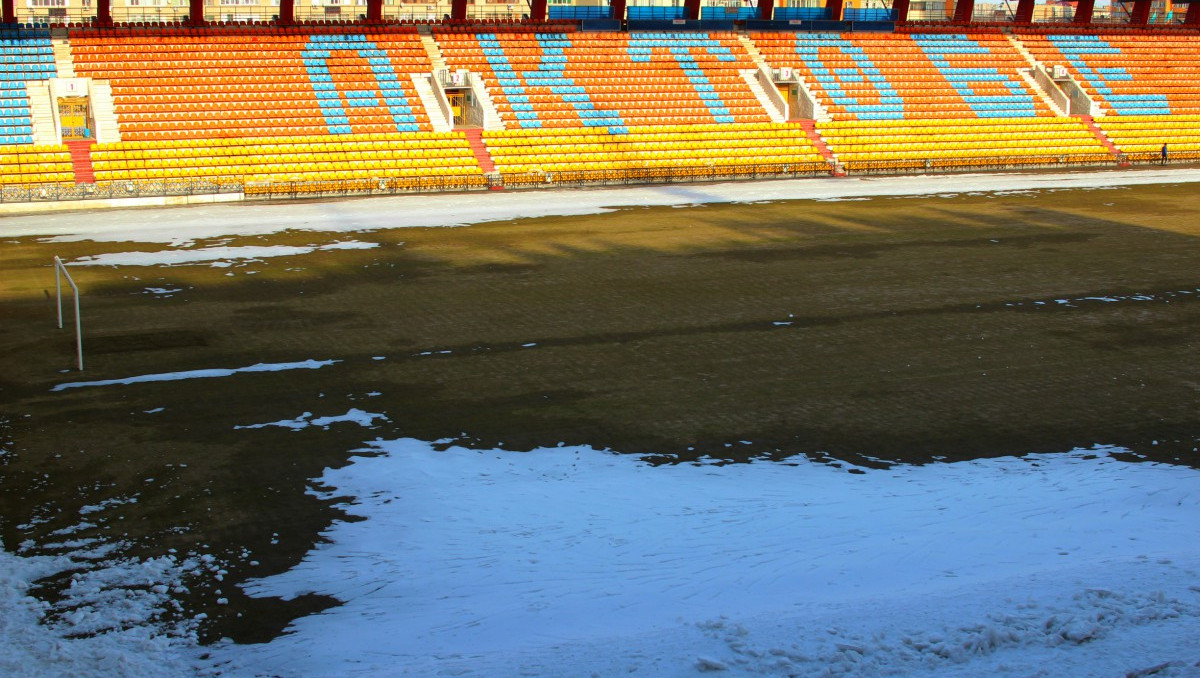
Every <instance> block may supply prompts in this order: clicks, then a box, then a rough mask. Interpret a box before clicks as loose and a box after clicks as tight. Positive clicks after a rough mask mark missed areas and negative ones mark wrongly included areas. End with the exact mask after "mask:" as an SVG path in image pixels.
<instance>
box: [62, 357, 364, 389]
mask: <svg viewBox="0 0 1200 678" xmlns="http://www.w3.org/2000/svg"><path fill="white" fill-rule="evenodd" d="M339 362H341V361H340V360H313V359H309V360H300V361H297V362H291V363H255V364H253V365H247V366H246V367H231V368H223V367H219V368H210V369H203V370H186V371H182V372H159V373H157V374H140V375H137V376H134V377H123V378H121V379H101V380H98V381H70V382H66V383H63V384H58V385H56V386H55V387H54V388H52V389H50V390H51V391H65V390H66V389H69V388H86V387H90V386H128V385H129V384H143V383H146V382H151V381H183V380H185V379H215V378H218V377H231V376H233V375H235V374H244V373H252V372H281V371H283V370H319V369H321V368H322V367H328V366H330V365H333V364H335V363H339Z"/></svg>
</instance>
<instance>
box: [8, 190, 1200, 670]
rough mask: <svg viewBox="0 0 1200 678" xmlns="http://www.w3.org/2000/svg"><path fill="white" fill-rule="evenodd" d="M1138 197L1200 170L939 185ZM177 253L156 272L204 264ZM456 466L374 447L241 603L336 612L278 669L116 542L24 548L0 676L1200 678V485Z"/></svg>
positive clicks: (538, 202)
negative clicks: (207, 620)
mask: <svg viewBox="0 0 1200 678" xmlns="http://www.w3.org/2000/svg"><path fill="white" fill-rule="evenodd" d="M1085 177H1090V178H1085ZM1131 178H1132V179H1133V180H1137V181H1148V182H1151V181H1153V182H1185V181H1196V180H1200V173H1195V172H1191V173H1189V172H1165V171H1164V172H1145V173H1137V174H1132V175H1131V174H1120V175H1113V174H1094V175H1029V176H1022V175H1007V176H1005V177H1000V178H996V177H978V176H976V177H941V178H938V180H937V184H936V185H937V188H938V190H939V191H940V192H954V191H960V192H965V191H976V190H985V189H988V188H1001V189H1005V190H1042V189H1049V188H1063V187H1068V186H1070V187H1089V186H1090V187H1105V186H1115V185H1120V184H1128V183H1131ZM800 185H801V184H800V183H799V182H773V183H766V184H761V185H753V186H748V185H737V186H736V187H734V188H731V189H727V188H724V187H722V186H695V187H670V188H655V189H635V190H633V191H630V192H628V193H626V194H624V197H622V194H621V193H620V192H617V191H594V192H593V191H585V192H581V193H578V194H571V200H569V201H568V200H559V201H557V202H555V201H552V200H549V199H548V198H547V194H545V193H536V194H512V195H505V196H492V195H488V196H471V197H469V198H461V199H460V200H459V201H458V202H457V203H456V206H451V205H450V203H443V202H441V201H443V200H444V198H442V197H432V198H431V197H412V198H394V199H385V200H382V201H379V202H378V203H374V202H371V201H363V202H361V203H356V205H361V206H362V208H361V211H358V212H356V213H354V214H349V215H348V214H347V211H348V209H347V208H345V206H342V207H341V208H338V209H334V208H330V207H327V206H322V205H320V204H315V203H314V204H310V205H301V206H267V207H263V208H261V209H262V211H261V212H259V213H256V214H255V215H254V218H253V219H249V220H245V221H241V222H237V221H234V220H231V219H229V218H228V217H229V216H230V215H231V214H233V212H231V211H229V210H228V209H227V208H221V207H217V206H214V207H205V208H198V209H196V210H185V211H179V212H178V213H174V216H171V215H168V217H166V218H164V219H163V220H161V221H156V222H154V223H148V224H147V225H146V226H145V227H144V229H142V230H140V231H138V232H137V233H128V232H126V231H123V230H121V229H122V223H121V220H120V219H119V218H117V216H116V215H113V216H108V215H102V216H99V217H92V216H91V215H89V218H88V219H83V220H79V219H76V220H72V221H67V219H68V217H62V216H56V217H54V218H51V219H45V220H42V221H41V222H38V221H36V220H32V219H23V218H22V219H14V220H13V221H12V226H11V228H12V229H14V234H18V233H24V234H29V235H31V234H37V235H49V236H55V237H59V238H64V239H91V238H94V239H106V240H123V239H137V240H139V241H142V242H150V241H158V242H164V243H169V244H170V245H169V247H173V248H177V247H181V246H183V245H185V244H186V243H187V242H189V241H190V240H192V239H200V238H205V237H214V236H215V235H221V234H227V235H232V234H235V233H249V232H253V233H264V232H272V229H274V230H284V229H287V228H296V227H300V228H306V227H307V228H311V229H312V230H314V231H318V230H327V229H326V228H325V227H326V226H328V225H329V221H328V218H332V217H330V215H332V214H333V213H334V212H336V213H337V216H338V218H339V220H340V223H342V224H343V225H345V229H343V230H355V229H371V228H385V227H395V226H402V225H405V224H403V223H400V224H398V223H396V221H395V216H394V215H395V214H396V213H397V212H396V211H395V206H396V205H397V204H405V205H409V206H417V207H419V208H418V209H408V210H405V211H404V212H403V214H406V215H410V216H406V217H405V218H406V219H407V218H412V219H429V218H432V215H438V218H440V219H441V222H438V223H441V224H442V225H455V224H461V223H469V222H471V221H480V220H491V219H499V218H511V217H516V216H525V215H536V214H544V213H548V212H547V210H550V211H551V212H553V213H562V212H563V211H564V210H565V211H567V212H571V211H572V210H574V211H577V212H588V211H592V212H594V211H602V210H603V209H607V207H610V206H618V205H621V204H631V203H640V204H645V203H646V201H650V203H649V204H693V203H698V202H712V201H721V200H770V199H780V198H791V197H800V196H799V195H797V193H798V192H799V189H798V188H797V187H798V186H800ZM804 185H805V186H808V187H809V188H810V190H811V191H814V192H815V193H814V196H815V197H821V198H825V199H843V198H853V197H855V196H856V195H868V196H876V195H903V194H913V193H923V192H927V191H928V188H929V183H928V182H922V181H921V180H920V179H885V180H873V181H863V182H842V183H840V184H839V183H836V182H814V183H809V184H804ZM856 189H857V190H856ZM822 191H825V192H824V193H823V192H822ZM814 196H807V197H814ZM489 201H491V202H489ZM489 205H490V206H491V207H488V206H489ZM497 205H499V206H500V207H498V208H497V207H496V206H497ZM376 206H381V207H378V208H377V207H376ZM239 209H240V208H239ZM255 209H259V208H255ZM555 210H557V211H555ZM326 212H328V213H327V214H326ZM289 215H290V216H289ZM414 215H415V216H414ZM305 219H308V220H309V221H310V223H309V224H307V225H304V224H301V223H299V222H302V221H303V220H305ZM181 222H189V223H190V222H194V225H193V226H191V227H189V226H186V224H182V225H181ZM427 223H430V222H427ZM411 225H417V224H416V223H414V224H411ZM321 247H323V245H321V244H319V243H318V244H316V245H314V246H313V248H312V250H313V251H319V250H320V248H321ZM164 252H165V254H164V255H163V257H162V258H161V260H155V259H154V257H153V256H149V257H148V256H146V255H144V254H138V256H137V258H136V261H137V263H139V264H141V265H145V263H146V262H147V261H152V262H153V261H160V262H161V263H162V264H163V265H181V264H184V263H186V262H185V261H183V260H182V259H181V258H180V257H179V256H177V255H172V254H171V250H170V249H166V250H164ZM208 254H214V255H216V254H218V252H215V251H214V252H211V253H207V252H206V256H204V257H201V258H196V259H194V260H193V261H192V262H191V263H192V264H193V265H195V264H202V265H212V262H213V261H220V260H221V259H219V258H217V257H210V256H207V255H208ZM219 254H220V255H221V257H225V256H229V257H233V258H236V257H237V256H238V255H237V253H229V252H221V253H219ZM253 254H254V256H255V257H261V256H269V254H270V253H269V252H262V251H258V252H254V253H253ZM92 263H96V264H106V265H120V258H119V257H117V256H112V257H110V258H108V259H105V260H98V261H95V262H92ZM306 357H307V356H297V357H296V360H297V361H298V362H296V363H280V364H274V365H255V366H250V367H231V368H229V369H215V370H203V371H198V372H178V373H163V374H154V375H140V376H137V375H133V376H130V377H128V378H125V379H117V380H108V381H106V382H91V383H86V382H78V383H72V384H70V387H71V388H85V387H86V388H97V389H125V388H138V387H139V384H141V383H143V382H147V381H162V380H166V379H171V380H186V379H195V378H205V379H221V378H226V377H228V376H229V375H232V374H240V373H242V372H246V371H264V370H275V369H301V368H303V369H318V368H321V367H324V366H325V365H326V364H331V362H332V361H335V360H336V359H337V358H338V357H337V356H331V357H329V360H323V361H319V362H318V361H312V360H307V361H306V360H304V358H306ZM66 387H67V386H64V388H66ZM295 414H296V416H295V417H294V418H292V419H285V420H282V421H277V422H255V421H247V422H244V426H247V427H259V426H286V427H289V428H299V427H308V426H316V427H325V428H328V427H332V426H338V427H348V426H358V427H362V429H363V440H364V441H367V440H371V439H372V438H374V436H373V435H372V432H371V431H370V427H371V426H373V425H374V422H375V421H377V420H379V419H381V418H385V417H386V418H391V419H393V420H394V419H396V417H397V416H398V414H399V413H394V412H366V411H360V410H352V411H350V412H345V413H343V412H338V411H320V410H319V407H318V406H317V405H314V409H313V411H311V412H296V413H295ZM443 446H444V445H439V444H436V443H431V442H426V441H418V440H372V441H371V442H364V446H363V447H362V449H360V450H357V451H355V455H356V456H355V457H354V458H353V460H352V463H350V464H349V465H347V466H344V467H342V468H339V469H336V470H328V471H327V472H326V473H325V474H324V476H323V477H322V478H319V479H314V483H315V486H318V487H322V488H323V489H322V490H321V491H322V493H323V494H324V495H325V496H327V497H329V498H330V500H331V501H333V499H332V498H334V497H352V498H353V499H352V500H350V501H348V502H346V503H345V510H346V511H347V512H348V513H350V514H353V515H355V516H359V517H361V518H363V520H359V521H354V522H342V523H337V524H335V525H333V526H332V527H331V529H329V530H328V531H327V533H326V534H325V535H324V536H325V537H326V539H327V541H326V543H322V544H319V545H318V546H316V547H315V548H314V549H313V550H312V551H311V552H310V553H309V554H308V556H307V557H306V558H305V560H304V561H303V562H302V563H301V564H300V565H299V566H298V567H296V568H294V569H293V570H291V571H289V572H286V573H282V574H279V575H276V576H274V577H270V578H267V579H264V580H259V581H253V582H248V583H247V584H246V588H247V591H248V592H249V593H251V594H252V595H256V596H283V597H291V596H298V595H302V594H304V593H309V592H314V593H319V594H325V595H330V596H333V597H336V598H337V599H338V600H340V601H341V602H342V604H341V605H340V606H337V607H334V608H331V609H328V610H326V611H325V612H322V613H319V614H316V615H312V616H309V617H305V618H301V619H298V620H296V621H295V623H294V624H292V626H291V627H290V628H289V629H288V632H287V633H285V634H284V635H283V636H281V637H279V638H276V639H275V640H273V641H271V642H269V643H265V644H262V645H235V644H232V643H221V644H218V645H217V646H214V647H200V646H198V645H197V643H196V640H195V636H194V635H193V634H192V632H191V627H189V625H188V623H187V622H186V620H185V621H184V622H183V623H172V625H171V626H169V627H167V626H164V622H162V621H161V618H162V617H161V612H162V611H163V610H168V609H170V608H171V606H172V604H173V597H174V596H175V595H176V594H177V593H178V592H179V587H180V586H181V585H182V583H183V582H185V581H187V580H188V579H189V578H196V577H210V578H220V577H221V576H222V572H223V571H222V570H221V567H220V563H216V562H213V561H212V560H211V559H210V558H206V557H204V556H203V555H202V554H201V555H199V556H195V557H190V558H187V559H175V558H161V559H156V560H153V561H144V562H141V561H133V560H122V559H116V558H112V557H110V556H109V555H108V554H109V553H110V550H109V549H110V548H111V545H105V544H97V543H84V542H82V541H81V542H79V543H74V542H73V541H72V539H73V537H72V534H71V532H70V530H67V531H64V532H63V534H61V535H59V536H60V537H61V540H62V542H61V543H60V544H59V545H58V546H60V547H63V546H71V547H72V548H73V553H72V555H71V556H69V557H68V556H58V557H53V558H50V557H38V556H29V555H18V554H24V553H27V552H28V551H29V550H30V549H29V548H28V547H29V545H20V544H5V545H3V546H4V547H5V548H7V549H8V551H3V550H0V676H21V677H29V678H49V677H56V678H57V677H66V676H71V677H74V678H100V677H104V678H109V677H111V676H122V677H125V678H167V677H170V678H179V677H180V676H186V675H203V676H212V675H217V676H224V677H226V678H241V677H243V676H245V677H251V676H255V677H257V676H264V677H265V676H288V677H289V678H317V677H322V678H324V677H329V676H337V677H347V678H390V677H392V676H419V677H431V678H432V677H434V676H443V675H447V676H481V677H482V676H488V677H509V676H534V677H546V678H550V677H554V678H559V677H569V678H574V677H576V676H578V677H582V678H588V677H591V676H599V677H602V678H610V677H616V676H636V677H641V678H675V677H682V676H699V675H718V676H744V677H750V676H766V677H775V676H780V677H782V676H805V677H807V676H850V677H863V678H866V677H874V676H889V675H893V676H931V677H932V676H936V677H950V676H961V677H967V676H970V677H978V676H1006V677H1012V678H1016V677H1022V678H1024V677H1030V676H1045V677H1047V678H1049V677H1054V678H1064V677H1066V678H1071V677H1078V678H1082V677H1085V676H1086V677H1092V676H1098V677H1109V676H1111V677H1113V678H1118V677H1127V676H1135V677H1138V678H1143V677H1145V676H1160V677H1164V678H1189V677H1197V676H1200V539H1198V538H1197V537H1198V536H1200V471H1197V470H1196V469H1192V468H1188V467H1184V466H1170V465H1164V464H1157V463H1148V462H1142V463H1138V462H1131V461H1128V460H1127V458H1128V456H1127V455H1116V453H1117V452H1119V451H1118V450H1113V449H1108V448H1096V449H1090V450H1075V451H1071V452H1060V453H1057V454H1032V455H1029V456H1026V457H1021V458H1013V457H1008V458H1000V459H988V460H976V461H967V462H956V463H942V464H931V465H925V466H895V467H892V468H889V469H883V470H880V469H857V468H850V467H847V466H841V467H835V466H830V465H824V464H820V463H816V462H812V461H809V460H807V459H806V458H804V457H795V458H792V459H790V460H783V461H773V462H768V461H757V462H754V463H748V464H721V463H718V462H715V461H708V462H702V463H695V464H693V463H685V464H674V465H672V464H667V465H657V466H656V465H651V464H648V463H646V462H644V461H642V460H640V459H638V458H636V457H633V456H628V455H619V454H614V453H611V452H608V451H602V450H594V449H590V448H566V447H557V448H548V449H540V450H535V451H532V452H527V453H517V452H505V451H495V450H471V449H463V448H458V447H450V448H449V449H445V450H440V448H441V447H443ZM439 450H440V451H439ZM3 453H4V451H3V450H2V449H0V454H3ZM1114 455H1115V456H1114ZM81 520H83V521H86V520H87V515H84V516H81ZM42 546H45V545H42ZM73 560H79V561H83V560H86V561H88V562H91V563H101V565H99V566H92V567H90V568H87V569H86V574H82V573H81V574H79V575H77V576H76V578H75V580H74V581H73V583H72V585H71V586H70V587H69V588H68V596H67V603H68V605H67V607H68V608H69V609H70V610H71V612H70V613H68V614H65V615H60V616H57V617H55V618H54V621H53V622H51V623H44V622H45V621H46V619H47V617H46V613H47V609H48V608H47V605H45V604H44V603H42V602H40V601H38V600H36V599H35V598H34V597H32V596H31V595H30V587H31V586H32V584H33V583H34V582H35V581H37V580H38V579H40V578H42V577H46V576H49V575H52V574H54V573H58V572H67V571H71V570H72V568H73V563H72V561H73Z"/></svg>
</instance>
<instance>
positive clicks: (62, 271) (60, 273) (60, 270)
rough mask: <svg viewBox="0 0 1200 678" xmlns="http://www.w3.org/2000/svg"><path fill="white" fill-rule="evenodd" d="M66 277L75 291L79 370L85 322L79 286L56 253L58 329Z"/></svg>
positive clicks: (55, 284) (61, 314) (76, 345)
mask: <svg viewBox="0 0 1200 678" xmlns="http://www.w3.org/2000/svg"><path fill="white" fill-rule="evenodd" d="M64 276H65V277H66V279H67V282H68V283H70V284H71V289H72V290H74V292H75V359H76V362H77V363H78V365H79V371H80V372H82V371H83V323H82V321H81V319H80V317H79V286H78V285H76V284H75V279H74V278H72V277H71V274H70V273H69V272H68V271H67V265H66V264H64V263H63V261H62V259H59V258H58V256H57V255H56V256H55V257H54V291H55V293H56V295H57V297H58V329H60V330H61V329H62V326H63V311H62V279H63V277H64Z"/></svg>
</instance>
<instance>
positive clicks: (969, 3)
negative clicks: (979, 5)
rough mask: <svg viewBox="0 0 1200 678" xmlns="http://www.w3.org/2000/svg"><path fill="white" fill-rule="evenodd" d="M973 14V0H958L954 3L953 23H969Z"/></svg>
mask: <svg viewBox="0 0 1200 678" xmlns="http://www.w3.org/2000/svg"><path fill="white" fill-rule="evenodd" d="M974 14H975V0H958V2H956V3H955V4H954V23H956V24H969V23H971V17H972V16H974Z"/></svg>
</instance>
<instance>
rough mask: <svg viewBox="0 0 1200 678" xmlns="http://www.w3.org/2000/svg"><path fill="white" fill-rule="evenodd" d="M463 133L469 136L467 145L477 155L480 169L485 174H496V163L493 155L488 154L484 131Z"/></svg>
mask: <svg viewBox="0 0 1200 678" xmlns="http://www.w3.org/2000/svg"><path fill="white" fill-rule="evenodd" d="M463 132H464V133H465V134H466V135H467V144H468V145H470V147H471V152H472V153H474V154H475V160H477V161H478V162H479V169H481V170H483V173H484V174H491V173H492V172H495V171H496V163H495V162H494V161H493V160H492V154H491V153H489V152H488V149H487V144H485V143H484V142H483V130H481V129H478V128H476V129H465V130H463Z"/></svg>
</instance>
